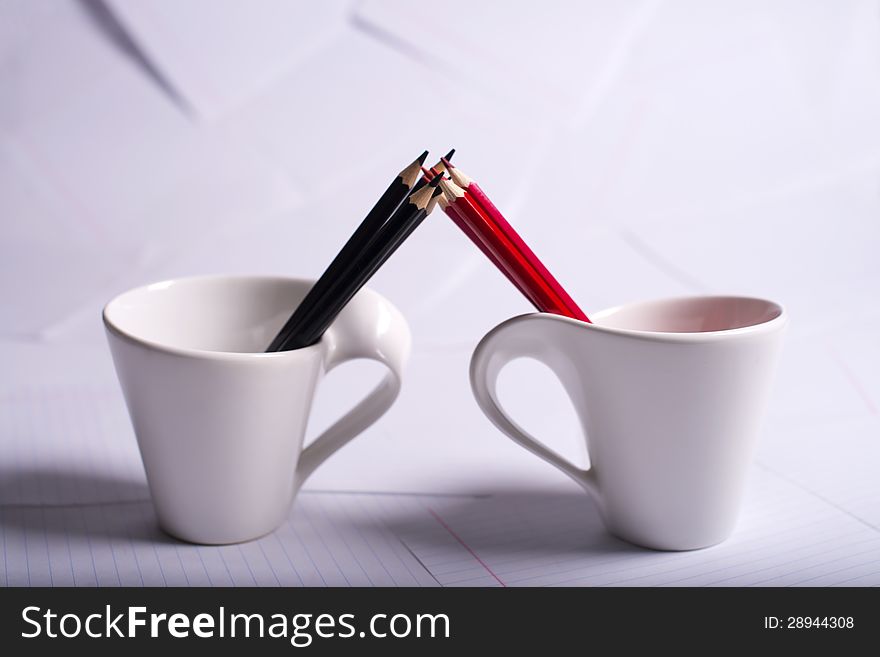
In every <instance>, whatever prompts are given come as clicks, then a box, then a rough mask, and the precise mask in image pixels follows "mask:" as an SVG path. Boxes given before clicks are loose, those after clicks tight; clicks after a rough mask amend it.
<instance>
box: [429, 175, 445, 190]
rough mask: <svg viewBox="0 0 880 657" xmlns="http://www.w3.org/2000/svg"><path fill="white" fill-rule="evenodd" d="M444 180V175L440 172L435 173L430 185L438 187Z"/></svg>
mask: <svg viewBox="0 0 880 657" xmlns="http://www.w3.org/2000/svg"><path fill="white" fill-rule="evenodd" d="M442 182H443V176H441V175H440V174H439V173H434V176H433V178H431V182H429V183H428V185H430V186H431V187H436V186H437V185H439V184H440V183H442Z"/></svg>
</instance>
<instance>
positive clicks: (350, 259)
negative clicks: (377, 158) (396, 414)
mask: <svg viewBox="0 0 880 657" xmlns="http://www.w3.org/2000/svg"><path fill="white" fill-rule="evenodd" d="M450 155H451V153H450ZM427 156H428V151H425V152H424V153H422V155H420V156H419V157H418V158H416V159H415V160H414V161H413V162H412V164H410V165H409V166H407V167H406V168H405V169H403V171H401V172H400V173H399V174H398V176H397V177H396V178H395V179H394V181H392V183H391V185H389V187H388V189H387V190H385V193H384V194H383V195H382V196H381V198H380V199H379V200H378V201H377V202H376V205H375V206H373V209H372V210H370V212H369V214H367V216H366V218H364V220H363V221H362V222H361V224H360V226H358V228H357V230H355V232H354V234H352V236H351V237H350V238H349V240H348V242H346V244H345V246H344V247H342V250H341V251H340V252H339V253H338V254H337V256H336V257H335V258H334V259H333V262H331V263H330V266H329V267H327V270H326V271H325V272H324V273H323V274H322V275H321V277H320V278H319V279H318V281H317V282H316V283H315V284H314V285H313V286H312V288H311V289H310V290H309V292H308V294H307V295H306V297H305V298H304V299H303V300H302V302H301V303H300V304H299V306H297V308H296V310H295V311H294V312H293V314H292V315H291V316H290V318H289V319H288V320H287V322H286V323H285V324H284V326H283V327H282V329H281V331H279V333H278V335H277V336H275V339H274V340H272V343H271V344H270V345H269V347H268V349H266V351H288V350H291V349H299V348H301V347H307V346H309V345H312V344H314V343H316V342H317V341H318V340H320V339H321V336H322V335H323V334H324V331H326V330H327V328H328V327H329V326H330V324H332V323H333V320H334V319H335V318H336V316H337V315H338V314H339V313H340V311H341V310H342V309H343V308H344V307H345V305H346V304H347V303H348V302H349V301H350V300H351V299H352V297H354V295H355V294H356V293H357V292H358V290H360V289H361V287H363V286H364V285H365V284H366V282H367V281H368V280H369V279H370V277H371V276H372V275H373V274H375V273H376V271H377V270H378V269H379V267H381V266H382V264H383V263H384V262H385V261H386V260H387V259H388V258H389V257H390V256H391V254H392V253H394V251H395V250H396V249H397V247H399V246H400V245H401V244H402V243H403V241H404V240H405V239H406V238H407V237H409V235H410V234H412V232H413V231H414V230H415V229H416V228H417V227H418V226H419V224H420V223H421V222H422V220H424V218H425V217H426V216H427V214H428V212H429V208H428V205H429V202H430V201H431V199H433V198H435V197H436V196H437V195H439V194H440V189H439V188H438V187H437V184H438V183H439V182H440V178H441V177H442V176H437V178H436V179H435V180H432V181H431V182H430V183H428V182H427V181H426V180H425V179H424V177H423V178H422V179H421V180H419V181H417V180H416V179H417V178H418V176H419V171H420V168H421V165H422V164H423V163H424V161H425V158H426V157H427ZM446 159H447V160H448V159H449V156H447V157H446ZM426 184H427V185H428V187H425V185H426ZM431 209H433V205H432V206H431Z"/></svg>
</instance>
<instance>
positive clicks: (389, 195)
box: [266, 151, 449, 351]
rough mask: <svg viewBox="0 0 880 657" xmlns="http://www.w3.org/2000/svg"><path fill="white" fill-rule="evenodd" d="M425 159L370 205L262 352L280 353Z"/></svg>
mask: <svg viewBox="0 0 880 657" xmlns="http://www.w3.org/2000/svg"><path fill="white" fill-rule="evenodd" d="M426 157H428V151H425V152H424V153H422V154H421V155H420V156H419V157H417V158H416V159H415V160H413V162H412V164H410V165H408V166H407V167H406V168H404V169H403V171H401V172H400V173H399V174H397V177H396V178H395V179H394V180H393V181H392V182H391V184H390V185H389V186H388V189H386V190H385V193H384V194H382V196H381V197H380V198H379V200H378V201H376V205H374V206H373V209H372V210H370V212H369V213H368V214H367V216H366V217H365V218H364V220H363V221H362V222H361V224H360V226H358V227H357V229H356V230H355V231H354V233H353V234H352V236H351V237H350V238H348V241H347V242H346V243H345V246H343V247H342V250H341V251H340V252H339V253H338V254H337V255H336V257H335V258H334V259H333V262H331V263H330V266H329V267H327V269H326V270H325V271H324V273H323V274H322V275H321V277H320V278H319V279H318V280H317V282H316V283H315V284H314V285H313V286H312V288H311V289H310V290H309V292H308V294H306V296H305V298H304V299H303V300H302V301H301V302H300V304H299V306H297V308H296V310H295V311H294V312H293V314H292V315H291V316H290V317H289V318H288V320H287V322H285V324H284V326H283V327H282V329H281V330H280V331H279V332H278V335H276V336H275V339H274V340H272V343H271V344H270V345H269V347H268V348H267V349H266V351H281V349H282V346H281V345H282V344H284V343H285V342H286V341H288V340H289V338H290V337H291V336H292V334H293V332H294V331H297V330H298V328H297V327H298V326H299V325H301V322H302V321H303V319H304V318H305V317H307V316H308V315H309V314H311V313H312V311H313V309H314V308H315V307H316V306H318V305H320V304H321V303H322V298H323V297H324V295H325V294H326V292H327V290H328V289H329V288H330V286H331V285H332V284H333V282H334V281H335V280H336V279H337V278H338V277H339V276H340V275H341V274H342V272H343V271H344V270H345V269H346V268H347V267H349V265H350V264H351V263H352V262H353V261H354V260H355V259H356V258H357V256H358V254H359V253H360V252H361V251H362V250H363V249H364V248H365V247H366V245H367V243H368V242H369V241H370V240H371V239H372V238H373V236H374V235H375V234H376V232H377V231H378V230H379V228H381V226H382V224H384V223H385V222H386V221H387V220H388V217H390V216H391V215H392V214H393V213H394V211H395V210H396V209H397V208H398V206H400V204H401V202H403V200H404V199H405V198H406V196H407V194H409V192H410V190H411V189H412V187H413V184H414V183H415V182H416V179H417V178H418V176H419V172H420V170H421V169H420V168H421V166H422V164H424V162H425V158H426ZM447 159H449V158H447Z"/></svg>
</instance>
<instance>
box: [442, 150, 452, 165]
mask: <svg viewBox="0 0 880 657" xmlns="http://www.w3.org/2000/svg"><path fill="white" fill-rule="evenodd" d="M453 155H455V149H454V148H453V149H451V150H450V151H449V152H448V153H447V154H446V155H445V156H444V158H445V159H446V160H447V162H446V166H450V164H449V160H451V159H452V156H453ZM444 158H441V159H444Z"/></svg>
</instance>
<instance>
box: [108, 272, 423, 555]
mask: <svg viewBox="0 0 880 657" xmlns="http://www.w3.org/2000/svg"><path fill="white" fill-rule="evenodd" d="M311 285H312V281H307V280H298V279H289V278H273V277H236V276H209V277H198V278H185V279H178V280H171V281H166V282H163V283H156V284H154V285H149V286H146V287H142V288H138V289H135V290H132V291H130V292H126V293H124V294H122V295H120V296H118V297H116V298H115V299H114V300H113V301H111V302H110V303H109V304H107V306H106V308H105V309H104V324H105V326H106V329H107V335H108V339H109V342H110V350H111V352H112V354H113V361H114V364H115V366H116V372H117V374H118V376H119V381H120V383H121V385H122V391H123V393H124V396H125V400H126V403H127V405H128V410H129V413H130V415H131V421H132V424H133V426H134V430H135V434H136V436H137V440H138V446H139V448H140V452H141V456H142V458H143V462H144V468H145V470H146V474H147V480H148V483H149V486H150V492H151V495H152V498H153V502H154V505H155V508H156V513H157V516H158V519H159V522H160V524H161V525H162V527H163V528H164V529H165V530H166V531H167V532H168V533H170V534H172V535H174V536H177V537H179V538H182V539H184V540H187V541H191V542H194V543H207V544H222V543H236V542H240V541H246V540H250V539H254V538H257V537H259V536H262V535H263V534H266V533H268V532H271V531H273V530H274V529H276V528H277V527H278V526H279V525H280V524H281V523H282V522H283V520H284V519H285V518H286V517H287V514H288V513H289V510H290V506H291V503H292V501H293V498H294V496H295V495H296V493H297V491H298V490H299V487H300V486H301V485H302V483H303V481H304V480H305V479H306V478H307V477H308V476H309V475H310V474H311V473H312V472H313V471H314V470H315V468H316V467H318V466H319V465H320V464H321V463H322V462H323V461H324V460H325V459H326V458H327V457H328V456H330V455H331V454H332V453H333V452H335V451H336V450H337V449H339V448H340V447H342V446H343V445H344V444H345V443H347V442H348V441H349V440H351V439H352V438H353V437H354V436H356V435H357V434H358V433H360V432H362V431H363V430H364V429H365V428H367V427H368V426H370V425H371V424H372V423H373V422H375V421H376V420H377V419H378V418H379V417H380V416H381V415H382V414H383V413H384V412H385V411H386V410H388V408H389V407H390V406H391V404H392V403H393V402H394V400H395V398H396V397H397V394H398V392H399V390H400V385H401V380H402V377H403V370H404V365H405V363H406V360H407V358H408V355H409V350H410V332H409V328H408V326H407V323H406V321H405V320H404V318H403V316H402V315H401V314H400V312H399V311H398V310H397V309H395V308H394V306H392V305H391V303H389V302H388V301H387V300H386V299H384V298H383V297H381V296H380V295H378V294H376V293H375V292H373V291H371V290H369V289H363V290H361V291H360V292H358V294H357V295H356V296H355V297H354V299H352V301H351V302H350V303H349V304H348V305H347V306H346V307H345V308H344V309H343V311H342V313H341V314H340V315H339V316H338V318H337V319H336V320H335V321H334V323H333V325H332V326H331V327H330V328H329V329H328V330H327V332H326V333H325V334H324V336H323V338H322V339H321V340H320V341H319V342H318V343H316V344H314V345H312V346H309V347H305V348H302V349H296V350H293V351H283V352H276V353H264V352H263V350H264V349H265V348H266V346H267V345H268V344H269V342H270V341H271V340H272V338H273V337H274V335H275V333H277V331H278V330H279V329H280V328H281V326H282V324H283V323H284V321H285V320H286V319H287V317H288V316H289V315H290V313H291V312H292V310H293V309H294V308H296V306H297V304H298V303H299V302H300V300H301V299H302V298H303V297H304V296H305V294H306V292H308V290H309V288H310V287H311ZM356 358H368V359H372V360H376V361H379V362H380V363H382V364H384V365H385V366H386V367H387V368H388V372H387V374H386V376H385V377H384V379H383V380H382V381H381V383H380V384H379V385H378V387H376V389H375V390H373V391H372V392H371V393H370V394H369V395H368V396H367V397H366V398H365V399H364V400H363V401H362V402H361V403H360V404H358V405H357V406H356V407H355V408H354V409H352V410H351V411H350V412H349V413H347V414H346V415H344V416H343V417H342V418H341V419H340V420H339V421H337V422H336V423H335V424H334V425H333V426H331V427H330V428H329V429H327V430H326V431H325V432H324V433H323V434H321V435H320V436H318V437H317V438H315V439H314V440H313V441H312V442H311V443H310V444H309V445H308V446H307V447H305V449H303V439H304V435H305V429H306V425H307V422H308V417H309V410H310V408H311V405H312V398H313V396H314V393H315V389H316V386H317V385H318V383H319V381H320V380H321V378H322V377H323V376H324V374H325V373H326V372H328V371H329V370H331V369H333V368H334V367H336V366H338V365H340V364H341V363H344V362H346V361H349V360H352V359H356Z"/></svg>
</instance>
